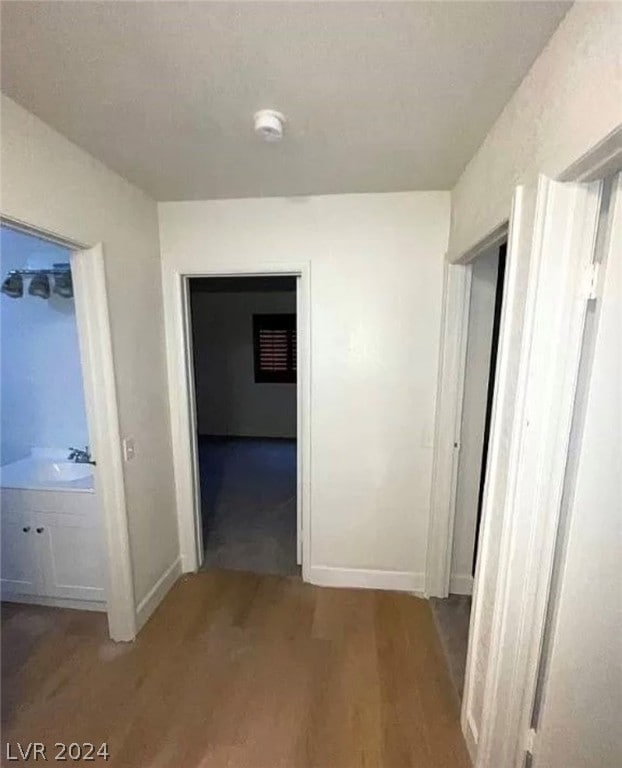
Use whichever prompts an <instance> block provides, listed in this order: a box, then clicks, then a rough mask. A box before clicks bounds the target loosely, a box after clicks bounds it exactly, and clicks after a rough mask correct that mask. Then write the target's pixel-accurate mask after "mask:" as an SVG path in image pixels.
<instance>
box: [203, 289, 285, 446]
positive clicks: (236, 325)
mask: <svg viewBox="0 0 622 768" xmlns="http://www.w3.org/2000/svg"><path fill="white" fill-rule="evenodd" d="M261 313H269V314H270V313H275V314H278V313H289V314H295V313H296V292H295V291H270V292H253V291H243V292H240V293H233V292H227V293H208V292H207V291H202V290H194V291H193V292H192V344H193V351H194V373H195V382H196V404H197V424H198V431H199V434H200V435H240V436H244V437H290V438H295V437H296V385H295V384H285V383H283V384H269V383H264V382H262V383H259V384H257V383H256V382H255V358H254V351H253V315H254V314H261Z"/></svg>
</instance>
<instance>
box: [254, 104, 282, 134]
mask: <svg viewBox="0 0 622 768" xmlns="http://www.w3.org/2000/svg"><path fill="white" fill-rule="evenodd" d="M253 120H254V123H255V133H256V134H257V135H258V136H261V138H262V139H263V140H264V141H280V140H281V139H282V138H283V124H284V123H285V117H284V115H282V114H281V113H280V112H275V111H274V110H273V109H261V110H259V112H255V116H254V118H253Z"/></svg>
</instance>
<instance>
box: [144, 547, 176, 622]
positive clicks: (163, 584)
mask: <svg viewBox="0 0 622 768" xmlns="http://www.w3.org/2000/svg"><path fill="white" fill-rule="evenodd" d="M180 576H181V560H180V559H179V558H177V560H175V562H174V563H171V565H169V567H168V568H167V569H166V570H165V571H164V573H163V574H162V575H161V576H160V578H159V579H158V580H157V581H156V583H155V584H154V585H153V587H151V589H150V590H149V592H147V594H146V595H145V596H144V597H143V599H142V600H141V601H140V602H139V603H138V606H137V607H136V632H137V633H138V632H139V631H140V629H141V628H142V627H144V625H145V624H146V623H147V620H148V619H149V617H150V616H151V614H152V613H153V612H154V611H155V609H156V608H157V607H158V605H160V603H161V602H162V600H163V599H164V597H165V596H166V593H167V592H168V591H169V589H170V588H171V587H172V586H173V584H174V583H175V582H176V581H177V579H178V578H179V577H180Z"/></svg>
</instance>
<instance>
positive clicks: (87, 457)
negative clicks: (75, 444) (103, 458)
mask: <svg viewBox="0 0 622 768" xmlns="http://www.w3.org/2000/svg"><path fill="white" fill-rule="evenodd" d="M67 459H68V460H69V461H73V462H75V463H76V464H93V465H94V464H95V462H94V461H93V460H92V459H91V452H90V451H89V447H88V445H85V446H84V450H81V449H80V448H69V456H67Z"/></svg>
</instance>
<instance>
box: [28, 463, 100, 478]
mask: <svg viewBox="0 0 622 768" xmlns="http://www.w3.org/2000/svg"><path fill="white" fill-rule="evenodd" d="M92 474H93V467H92V465H91V464H77V463H75V462H73V461H49V462H48V461H46V462H45V463H41V465H40V466H39V467H38V471H37V475H38V479H39V481H40V482H42V483H70V482H72V481H73V480H82V479H83V478H85V477H89V476H90V475H92Z"/></svg>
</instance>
